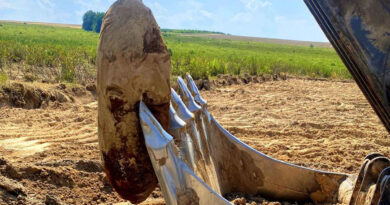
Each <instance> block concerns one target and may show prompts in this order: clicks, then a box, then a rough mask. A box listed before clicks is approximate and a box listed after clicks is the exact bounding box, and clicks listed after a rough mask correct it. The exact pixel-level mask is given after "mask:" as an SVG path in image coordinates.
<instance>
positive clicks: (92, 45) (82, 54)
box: [0, 23, 98, 82]
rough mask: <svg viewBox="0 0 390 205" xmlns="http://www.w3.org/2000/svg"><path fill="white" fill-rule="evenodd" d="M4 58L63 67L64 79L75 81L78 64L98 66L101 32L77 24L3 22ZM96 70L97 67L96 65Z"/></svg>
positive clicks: (0, 32)
mask: <svg viewBox="0 0 390 205" xmlns="http://www.w3.org/2000/svg"><path fill="white" fill-rule="evenodd" d="M1 24H2V26H0V61H1V62H2V66H3V67H5V66H7V65H10V64H12V63H21V62H23V63H25V64H26V65H27V66H34V67H49V68H59V69H60V71H61V72H60V75H61V76H60V79H62V80H64V81H69V82H72V81H73V80H74V79H75V75H76V68H77V67H82V68H83V69H85V71H87V70H88V69H94V67H95V64H96V51H97V41H98V35H97V34H95V33H92V32H85V31H82V30H81V29H76V28H61V27H53V26H43V25H28V24H17V23H1ZM94 70H95V69H94Z"/></svg>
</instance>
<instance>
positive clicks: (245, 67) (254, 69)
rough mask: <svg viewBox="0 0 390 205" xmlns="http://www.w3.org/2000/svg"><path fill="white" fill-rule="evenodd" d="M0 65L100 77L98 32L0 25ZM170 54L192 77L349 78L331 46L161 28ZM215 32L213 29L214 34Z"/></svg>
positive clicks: (73, 77) (175, 67) (67, 76)
mask: <svg viewBox="0 0 390 205" xmlns="http://www.w3.org/2000/svg"><path fill="white" fill-rule="evenodd" d="M0 24H1V26H0V69H4V68H7V67H11V65H12V64H23V65H26V66H33V67H36V68H41V67H42V68H52V69H53V70H54V69H58V70H60V72H58V73H59V74H58V75H60V76H59V78H58V79H60V80H61V81H67V82H79V81H80V79H81V80H82V79H83V78H79V76H89V77H91V76H92V77H94V75H96V52H97V44H98V38H99V35H98V34H96V33H93V32H86V31H83V30H81V29H76V28H62V27H53V26H44V25H29V24H17V23H1V22H0ZM163 31H164V32H163V38H164V41H165V42H166V44H167V46H168V49H169V51H170V53H171V55H172V73H173V75H182V74H184V73H186V72H189V73H191V74H192V75H193V77H194V78H196V79H197V78H207V77H209V76H215V75H218V74H228V73H229V74H235V75H240V74H244V73H248V74H252V75H255V74H259V73H274V72H285V73H289V74H292V75H306V76H312V77H331V78H350V75H349V73H348V71H347V69H346V68H345V66H344V65H343V63H342V62H341V60H340V59H339V57H338V56H337V54H336V52H335V51H334V50H333V49H331V48H317V47H312V46H307V47H302V46H292V45H280V44H270V43H260V42H249V41H234V40H225V39H210V38H204V37H191V36H188V35H187V36H186V35H183V33H184V34H186V33H197V32H199V33H207V32H205V31H195V30H191V31H182V30H163ZM211 33H215V32H211Z"/></svg>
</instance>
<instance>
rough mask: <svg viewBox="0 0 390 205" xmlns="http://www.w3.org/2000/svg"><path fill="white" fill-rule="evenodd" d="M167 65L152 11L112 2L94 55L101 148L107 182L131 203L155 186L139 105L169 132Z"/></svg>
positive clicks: (136, 2) (134, 1) (131, 1)
mask: <svg viewBox="0 0 390 205" xmlns="http://www.w3.org/2000/svg"><path fill="white" fill-rule="evenodd" d="M170 65H171V61H170V55H169V53H168V51H167V48H166V46H165V44H164V42H163V40H162V38H161V34H160V29H159V27H158V25H157V23H156V21H155V19H154V17H153V14H152V12H151V11H150V9H148V8H147V7H145V6H144V5H143V3H142V1H141V0H119V1H117V2H115V3H114V4H113V5H112V6H111V8H110V9H109V10H108V11H107V13H106V15H105V17H104V20H103V24H102V29H101V35H100V42H99V49H98V95H99V96H98V100H99V107H98V110H99V117H98V118H99V119H98V122H99V146H100V150H101V152H102V158H103V162H104V170H105V172H106V174H107V178H108V179H109V181H110V183H111V184H112V186H113V187H114V188H115V190H116V191H117V192H118V193H119V194H120V195H121V196H122V197H123V198H125V199H127V200H130V201H131V202H133V203H139V202H141V201H143V200H145V199H146V198H147V197H148V196H149V194H150V193H151V192H152V191H153V190H154V189H155V187H156V185H157V179H156V176H155V174H154V171H153V167H152V164H151V162H150V159H149V155H148V153H147V150H146V147H145V142H144V136H143V134H142V130H141V127H140V123H139V117H138V108H139V102H140V101H141V100H143V101H144V102H145V104H146V105H147V106H148V107H149V108H150V109H151V110H152V112H153V114H154V115H155V116H156V117H157V119H158V120H159V122H160V123H161V124H162V125H163V127H164V128H165V129H166V128H168V123H169V102H170V92H171V90H170V84H169V82H170V81H169V76H170Z"/></svg>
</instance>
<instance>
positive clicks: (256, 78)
mask: <svg viewBox="0 0 390 205" xmlns="http://www.w3.org/2000/svg"><path fill="white" fill-rule="evenodd" d="M279 80H287V75H286V74H283V73H281V74H280V73H279V74H272V75H269V74H260V75H249V74H244V75H239V76H234V75H231V74H228V75H218V76H217V79H215V80H208V79H199V80H196V81H195V84H196V86H197V87H198V89H199V90H211V88H212V87H217V88H218V87H223V86H231V85H246V84H249V83H264V82H267V81H279Z"/></svg>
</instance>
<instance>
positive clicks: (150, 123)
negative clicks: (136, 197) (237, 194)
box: [139, 102, 230, 205]
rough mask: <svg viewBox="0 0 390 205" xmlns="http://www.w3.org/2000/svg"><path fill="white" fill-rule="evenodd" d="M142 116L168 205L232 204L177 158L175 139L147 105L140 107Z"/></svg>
mask: <svg viewBox="0 0 390 205" xmlns="http://www.w3.org/2000/svg"><path fill="white" fill-rule="evenodd" d="M139 115H140V120H141V127H142V130H143V132H144V135H145V144H146V147H147V150H148V153H149V156H150V159H151V162H152V164H153V169H154V171H155V173H156V175H157V178H158V180H159V182H160V186H161V190H162V192H163V195H164V198H165V201H166V203H167V204H169V205H171V204H172V205H176V204H189V203H194V204H204V205H206V204H217V205H227V204H230V203H229V202H228V201H227V200H226V199H224V198H223V197H222V196H220V195H219V194H218V193H216V192H215V191H213V189H211V188H210V187H208V186H207V185H206V184H205V183H204V182H203V181H202V180H201V179H200V178H198V177H197V175H196V174H195V173H194V172H193V171H192V170H191V169H190V168H189V167H188V166H187V165H186V164H185V163H184V162H183V161H182V160H181V159H180V158H179V157H178V156H177V154H175V151H174V149H173V147H174V146H175V144H174V142H173V138H172V136H170V135H169V134H168V133H167V132H166V131H165V130H164V129H163V128H162V127H161V125H160V124H159V122H158V121H157V120H156V118H155V117H154V116H153V114H152V113H151V112H150V110H149V109H148V108H147V107H146V105H145V104H144V103H143V102H141V103H140V112H139Z"/></svg>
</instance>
